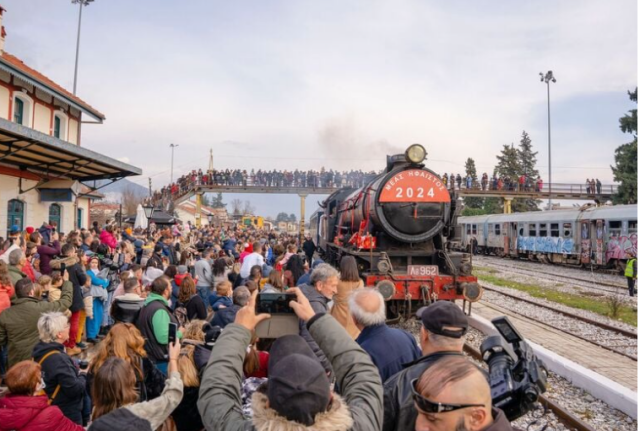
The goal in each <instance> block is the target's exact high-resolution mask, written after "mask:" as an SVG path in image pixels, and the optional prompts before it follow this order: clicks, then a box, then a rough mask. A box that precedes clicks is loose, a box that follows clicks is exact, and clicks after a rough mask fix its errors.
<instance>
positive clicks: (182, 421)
mask: <svg viewBox="0 0 640 431" xmlns="http://www.w3.org/2000/svg"><path fill="white" fill-rule="evenodd" d="M199 392H200V386H197V387H195V388H194V387H186V386H185V388H184V395H183V396H182V401H180V404H178V407H176V409H175V410H174V411H173V413H171V416H172V417H173V420H174V421H175V423H176V428H177V429H178V431H200V430H201V429H203V428H204V425H203V424H202V418H201V417H200V412H199V411H198V395H199Z"/></svg>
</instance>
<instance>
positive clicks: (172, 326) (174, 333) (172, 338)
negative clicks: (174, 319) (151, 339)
mask: <svg viewBox="0 0 640 431" xmlns="http://www.w3.org/2000/svg"><path fill="white" fill-rule="evenodd" d="M177 337H178V324H177V323H169V344H173V343H175V342H176V338H177Z"/></svg>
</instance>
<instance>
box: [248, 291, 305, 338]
mask: <svg viewBox="0 0 640 431" xmlns="http://www.w3.org/2000/svg"><path fill="white" fill-rule="evenodd" d="M295 299H296V295H295V294H293V293H259V294H258V300H257V301H256V312H257V313H269V314H271V318H270V319H266V320H263V321H262V322H260V323H258V326H256V336H258V338H263V339H264V338H278V337H282V336H284V335H292V334H298V333H299V331H300V326H299V320H298V316H296V314H295V312H294V311H293V309H292V308H291V307H290V306H289V302H290V301H293V300H295Z"/></svg>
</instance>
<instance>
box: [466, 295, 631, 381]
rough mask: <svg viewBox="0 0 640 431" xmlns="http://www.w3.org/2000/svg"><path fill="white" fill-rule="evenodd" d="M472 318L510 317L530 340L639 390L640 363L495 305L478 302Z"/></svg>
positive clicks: (610, 378) (612, 379) (608, 377)
mask: <svg viewBox="0 0 640 431" xmlns="http://www.w3.org/2000/svg"><path fill="white" fill-rule="evenodd" d="M472 315H478V316H481V317H483V318H484V319H486V320H489V321H490V320H491V319H493V318H495V317H499V316H508V317H509V319H510V320H511V322H513V324H514V325H515V326H516V328H518V331H520V333H521V334H522V335H523V336H524V337H525V338H526V339H527V340H530V341H532V342H533V343H536V344H538V345H540V346H542V347H544V348H546V349H548V350H550V351H552V352H554V353H557V354H558V355H560V356H562V357H564V358H566V359H568V360H570V361H573V362H575V363H576V364H578V365H580V366H582V367H584V368H586V369H588V370H591V371H593V372H595V373H597V374H599V375H602V376H604V377H606V378H607V379H609V380H611V381H613V382H616V383H618V384H619V385H621V386H624V387H625V388H628V389H630V390H632V391H637V389H638V363H637V361H634V360H633V359H630V358H628V357H626V356H623V355H620V354H618V353H615V352H612V351H609V350H606V349H603V348H601V347H598V346H595V345H593V344H592V343H589V342H587V341H584V340H582V339H580V338H577V337H573V336H571V335H569V334H567V333H565V332H561V331H559V330H555V329H553V328H550V327H549V326H546V325H544V324H541V323H538V322H534V321H531V320H529V319H527V317H525V316H522V315H519V314H517V313H514V312H512V311H509V310H507V309H504V308H502V307H500V306H497V305H494V304H486V303H484V302H482V301H480V302H477V303H475V304H473V307H472Z"/></svg>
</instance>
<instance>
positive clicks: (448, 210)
mask: <svg viewBox="0 0 640 431" xmlns="http://www.w3.org/2000/svg"><path fill="white" fill-rule="evenodd" d="M426 156H427V152H426V150H425V148H424V147H423V146H422V145H419V144H414V145H411V146H410V147H409V148H408V149H407V150H406V152H405V153H404V154H399V155H393V156H387V167H386V169H385V171H384V172H382V173H381V174H380V175H377V176H375V177H373V178H371V179H370V180H368V181H366V183H365V185H364V186H363V187H360V188H351V187H345V188H342V189H339V190H337V191H335V192H334V193H333V194H331V195H330V196H329V197H328V198H327V199H326V200H325V201H324V202H322V203H320V208H319V209H318V210H317V211H316V212H314V213H313V215H312V216H311V219H310V233H311V236H312V239H313V241H314V242H315V244H316V246H317V248H318V250H319V253H320V256H321V257H322V258H323V259H324V260H325V261H327V263H330V264H332V265H334V266H337V265H339V262H340V259H341V258H342V257H343V256H353V257H355V259H356V261H357V263H358V269H359V272H360V275H361V277H362V278H363V279H364V281H365V285H366V286H370V287H374V286H375V287H377V288H378V290H379V291H380V293H382V295H383V296H384V298H385V300H387V301H388V303H387V310H388V318H389V319H390V320H394V319H397V318H399V317H400V316H401V315H403V314H404V315H406V316H408V315H410V314H411V312H412V310H413V309H415V308H416V307H418V306H422V305H428V304H430V303H431V302H433V301H437V300H454V299H464V300H466V301H469V302H474V301H477V300H479V299H480V297H481V296H482V289H481V287H480V285H479V284H478V280H477V278H476V277H474V276H472V275H471V270H472V266H471V256H470V255H469V254H468V253H463V252H457V251H453V250H451V248H450V246H449V245H450V243H451V242H452V241H459V236H460V230H459V228H457V217H458V214H459V212H460V211H461V204H460V203H458V201H457V196H456V195H455V194H454V195H450V194H449V191H448V190H447V187H446V186H445V185H444V184H443V183H442V180H441V179H440V177H438V175H436V174H435V173H434V172H433V171H431V170H429V169H427V168H426V167H425V165H424V163H423V162H424V160H425V159H426ZM454 193H455V192H454Z"/></svg>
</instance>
